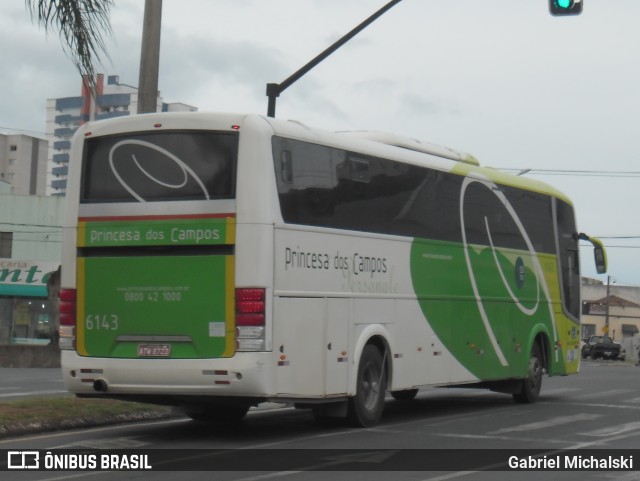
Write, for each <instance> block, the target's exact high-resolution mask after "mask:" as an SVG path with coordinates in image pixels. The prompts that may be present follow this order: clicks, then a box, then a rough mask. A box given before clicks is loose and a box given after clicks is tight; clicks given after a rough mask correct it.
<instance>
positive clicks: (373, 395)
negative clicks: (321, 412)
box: [347, 344, 387, 428]
mask: <svg viewBox="0 0 640 481" xmlns="http://www.w3.org/2000/svg"><path fill="white" fill-rule="evenodd" d="M386 390H387V372H386V369H385V367H384V359H383V357H382V353H381V352H380V350H379V349H378V348H377V347H376V346H374V345H373V344H368V345H366V346H365V347H364V349H363V351H362V356H361V357H360V364H359V365H358V377H357V382H356V395H355V396H354V397H352V398H350V399H349V407H348V411H347V420H348V421H349V423H350V424H352V425H354V426H359V427H363V428H368V427H372V426H375V425H376V424H378V421H380V417H381V416H382V411H383V410H384V396H385V393H386Z"/></svg>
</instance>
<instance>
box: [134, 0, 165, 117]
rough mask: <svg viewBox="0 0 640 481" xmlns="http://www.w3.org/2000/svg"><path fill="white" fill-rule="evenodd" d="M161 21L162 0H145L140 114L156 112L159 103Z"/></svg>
mask: <svg viewBox="0 0 640 481" xmlns="http://www.w3.org/2000/svg"><path fill="white" fill-rule="evenodd" d="M161 23H162V0H145V2H144V21H143V26H142V49H141V51H140V77H139V81H138V113H139V114H144V113H147V112H155V111H156V108H157V107H156V106H157V104H158V72H159V70H160V26H161Z"/></svg>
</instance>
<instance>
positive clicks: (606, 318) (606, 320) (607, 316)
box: [604, 276, 611, 336]
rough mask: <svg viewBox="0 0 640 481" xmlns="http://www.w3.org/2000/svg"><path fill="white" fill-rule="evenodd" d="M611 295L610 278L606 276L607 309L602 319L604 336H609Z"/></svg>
mask: <svg viewBox="0 0 640 481" xmlns="http://www.w3.org/2000/svg"><path fill="white" fill-rule="evenodd" d="M610 295H611V276H607V308H606V311H605V317H604V334H605V336H608V335H609V296H610Z"/></svg>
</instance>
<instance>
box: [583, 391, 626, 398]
mask: <svg viewBox="0 0 640 481" xmlns="http://www.w3.org/2000/svg"><path fill="white" fill-rule="evenodd" d="M632 392H636V391H635V390H634V389H608V390H606V391H602V392H592V393H591V394H583V395H581V396H580V397H581V398H582V399H594V398H599V397H608V398H610V397H615V396H619V395H621V394H629V393H632Z"/></svg>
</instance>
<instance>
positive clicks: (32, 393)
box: [0, 389, 69, 397]
mask: <svg viewBox="0 0 640 481" xmlns="http://www.w3.org/2000/svg"><path fill="white" fill-rule="evenodd" d="M61 393H65V394H69V391H66V390H64V389H55V390H54V389H51V390H48V391H21V392H9V393H3V394H0V397H19V396H39V395H43V396H44V395H46V394H61Z"/></svg>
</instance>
